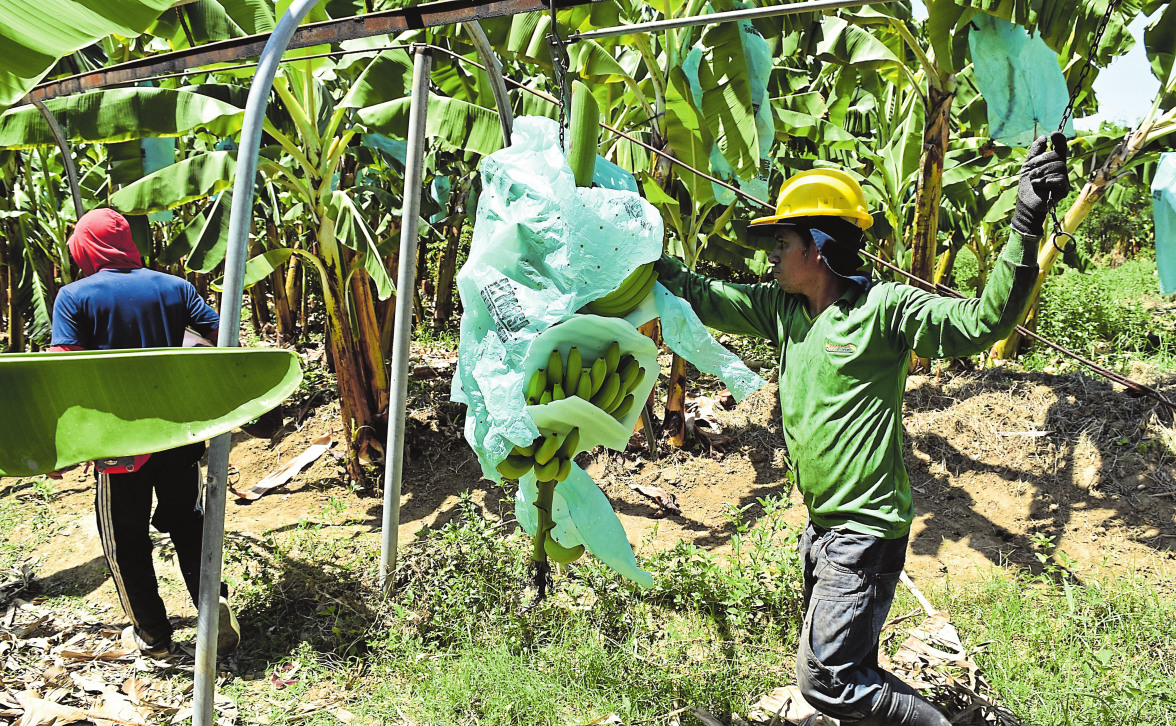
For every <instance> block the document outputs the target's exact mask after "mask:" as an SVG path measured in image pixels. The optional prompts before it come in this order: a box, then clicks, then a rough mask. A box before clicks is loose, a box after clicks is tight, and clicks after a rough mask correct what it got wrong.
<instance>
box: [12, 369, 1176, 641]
mask: <svg viewBox="0 0 1176 726" xmlns="http://www.w3.org/2000/svg"><path fill="white" fill-rule="evenodd" d="M416 363H417V366H416V369H415V370H416V373H417V376H421V377H418V378H416V379H414V381H413V383H412V386H411V387H410V398H411V404H410V411H409V423H408V441H407V448H406V456H405V466H404V475H403V500H402V502H403V503H402V509H401V520H400V529H399V533H400V540H401V542H406V541H409V540H411V539H412V538H413V536H414V534H415V533H416V532H418V531H419V530H420V529H421V528H422V527H431V526H436V525H438V524H439V523H442V522H444V521H446V520H447V519H448V518H449V517H450V516H452V515H453V513H454V511H455V507H456V504H457V502H458V499H459V496H460V495H461V494H462V493H463V492H466V491H467V490H469V491H471V492H472V493H473V496H474V499H475V501H477V502H479V503H480V504H482V505H483V506H484V507H485V508H486V510H487V511H489V512H492V513H505V514H506V515H507V516H510V513H511V511H512V510H511V508H510V506H509V500H510V498H511V496H512V493H511V492H508V491H506V490H504V489H503V488H501V487H498V486H496V485H494V484H492V483H491V482H489V481H487V480H485V479H482V478H481V475H480V468H479V466H478V463H477V460H476V458H475V457H474V455H473V453H472V451H471V450H470V447H469V446H468V445H467V444H466V442H465V441H464V440H463V439H462V437H461V431H462V417H463V415H464V407H463V406H461V405H459V404H455V403H453V402H451V401H449V399H448V390H449V377H450V376H451V371H452V369H451V364H452V361H451V359H448V360H447V359H446V354H445V353H443V352H441V353H438V352H437V351H419V354H418V356H417V360H416ZM663 366H668V358H666V359H665V360H663ZM434 371H436V372H437V373H439V375H436V376H433V375H432V374H433V372H434ZM762 373H763V374H764V376H765V378H767V379H769V380H773V379H774V375H773V374H774V371H771V370H764V371H762ZM1135 373H1136V376H1137V377H1139V378H1142V379H1144V380H1145V381H1147V382H1149V383H1151V384H1153V385H1155V386H1157V387H1159V388H1160V389H1161V390H1164V391H1167V392H1168V395H1169V397H1172V398H1176V392H1174V388H1176V378H1174V377H1172V376H1171V375H1168V377H1167V378H1166V379H1165V378H1163V377H1161V376H1159V375H1157V373H1156V372H1155V371H1147V370H1141V371H1136V372H1135ZM699 388H700V389H701V390H699V391H698V394H699V395H700V396H710V397H715V396H716V395H717V390H716V388H717V386H716V385H715V384H714V382H713V381H712V382H710V383H709V384H708V383H707V382H706V381H703V382H702V383H701V384H700V385H699ZM312 393H313V392H312ZM325 393H327V395H322V394H319V395H313V396H310V397H309V398H306V397H304V398H303V399H302V400H300V401H298V402H295V403H287V404H286V405H285V406H283V408H281V409H279V411H278V414H277V415H275V416H274V417H272V420H270V421H268V422H267V421H263V422H262V427H264V424H266V423H268V424H269V425H270V428H271V429H272V430H271V431H267V432H264V433H267V434H273V435H272V436H271V437H264V438H256V437H254V436H250V435H249V434H246V433H244V432H243V431H237V432H235V433H234V435H233V448H232V454H231V459H230V461H231V464H232V466H233V467H234V468H235V473H233V474H231V476H230V479H231V484H232V486H234V488H236V489H237V490H242V491H243V490H246V489H248V488H249V487H251V486H252V485H253V484H255V483H256V482H258V481H259V480H261V479H262V478H263V477H264V476H265V475H266V474H268V473H270V472H272V471H274V470H276V469H278V468H280V466H282V465H284V464H285V463H286V462H288V461H290V460H291V459H293V458H294V457H295V456H297V455H298V454H299V453H301V452H302V451H304V450H305V449H306V448H307V447H308V446H309V445H310V443H311V442H312V441H313V440H314V439H315V438H317V437H319V436H321V435H323V434H327V433H330V434H334V436H335V438H336V440H337V439H338V437H339V433H340V425H339V419H338V406H337V403H334V402H329V401H328V399H329V398H330V397H331V395H333V394H331V393H329V392H325ZM702 403H704V404H705V403H706V401H705V400H703V401H702ZM279 418H280V419H281V420H280V422H279V420H278V419H279ZM710 418H711V419H712V420H713V421H714V423H712V424H711V426H712V428H711V430H710V431H711V433H712V434H715V435H717V434H720V433H721V435H722V436H724V437H729V438H730V441H729V442H726V443H725V445H722V446H719V445H716V446H714V447H713V448H711V447H709V446H707V445H705V444H704V443H701V442H696V443H693V444H691V445H689V446H688V447H687V449H686V450H684V451H683V450H678V451H671V450H670V449H669V448H668V447H666V446H665V445H663V446H661V447H659V448H660V452H659V458H658V460H656V461H654V460H652V459H651V457H650V454H649V452H648V450H647V448H646V446H645V443H644V436H643V435H642V434H640V433H638V434H637V435H635V436H634V438H633V440H632V442H631V445H630V447H629V450H628V451H627V452H625V453H623V454H618V453H615V452H604V451H603V450H598V451H596V452H586V453H585V454H582V455H581V457H580V460H579V461H580V463H581V465H583V466H584V467H585V468H586V470H587V471H588V473H589V474H590V475H592V476H593V478H594V479H595V480H596V481H597V482H598V483H599V484H600V486H601V487H602V489H603V490H604V491H605V493H606V494H607V495H608V496H609V498H610V499H611V500H612V501H613V504H614V506H615V508H616V510H617V512H618V514H619V516H620V518H621V521H622V522H623V524H624V526H625V529H626V531H627V532H628V534H629V537H630V541H631V542H632V543H633V544H634V545H635V546H637V547H639V548H641V549H649V548H664V547H669V546H671V545H672V544H673V543H674V542H676V541H677V540H679V539H682V540H686V541H688V542H691V543H693V544H695V545H697V546H699V547H703V548H706V549H710V550H719V551H721V550H723V549H724V548H725V547H727V546H728V542H729V540H730V536H731V534H732V532H733V525H732V523H731V521H730V518H729V516H728V513H729V511H730V507H731V505H735V506H738V507H745V506H750V509H749V511H748V514H749V515H750V516H754V515H755V513H756V512H757V510H758V506H759V505H758V504H757V499H758V498H760V497H766V496H769V495H776V496H782V497H788V498H791V500H792V501H793V502H794V504H795V506H793V507H792V509H791V510H789V516H790V517H794V518H795V520H796V522H797V523H798V524H799V523H801V522H803V519H804V509H803V506H802V505H801V503H800V500H799V497H798V495H797V494H796V492H795V491H793V490H792V488H791V486H790V485H789V483H788V481H787V479H786V471H787V469H786V465H785V451H784V448H783V442H782V439H781V436H780V422H779V403H778V400H777V390H776V386H775V385H774V384H770V385H769V386H767V387H766V388H764V389H762V390H760V391H759V392H757V393H755V394H753V395H752V396H750V397H748V398H747V399H746V400H744V401H742V402H740V403H739V404H737V405H734V406H733V408H731V409H729V410H726V409H723V408H721V407H716V408H715V413H714V415H713V416H711V417H710ZM279 424H280V425H279ZM720 428H721V431H720V430H719V429H720ZM905 429H906V437H905V438H906V451H907V453H906V460H907V465H908V468H909V471H910V478H911V483H912V486H913V487H914V489H915V502H916V519H915V523H914V527H913V529H912V536H911V544H910V557H909V561H908V567H907V569H908V572H910V574H911V576H912V578H913V579H914V580H915V581H916V582H918V583H927V582H933V581H935V580H937V579H939V578H943V577H947V576H949V574H950V576H951V577H952V578H954V579H957V580H958V579H959V578H973V577H978V576H981V575H982V574H983V573H984V572H985V571H986V570H987V569H988V568H989V567H991V566H992V565H1000V564H1008V565H1011V566H1019V567H1026V568H1037V567H1039V566H1040V564H1039V562H1038V560H1037V558H1036V557H1035V556H1034V553H1036V552H1040V551H1041V548H1040V540H1041V537H1042V536H1047V537H1053V538H1056V539H1055V541H1056V543H1057V551H1058V552H1060V553H1064V555H1065V557H1057V558H1056V561H1057V562H1059V563H1061V564H1069V565H1070V570H1071V572H1072V573H1073V574H1074V575H1075V576H1076V577H1079V578H1082V577H1084V576H1086V575H1088V574H1095V573H1100V574H1101V575H1103V576H1107V575H1109V576H1116V575H1120V574H1127V573H1138V574H1140V575H1142V576H1144V577H1146V578H1148V579H1149V580H1151V581H1153V582H1154V583H1155V585H1156V586H1157V587H1159V588H1161V589H1162V590H1164V591H1173V590H1176V588H1174V587H1173V582H1176V578H1174V575H1176V509H1174V508H1176V477H1174V475H1173V468H1172V464H1173V452H1174V451H1176V438H1174V437H1176V429H1174V428H1173V425H1172V414H1171V413H1170V412H1168V411H1166V410H1164V409H1163V408H1162V407H1161V406H1159V405H1157V404H1156V403H1155V402H1153V401H1151V400H1150V399H1146V398H1131V397H1128V396H1127V395H1125V394H1124V393H1123V392H1122V390H1121V389H1118V387H1116V386H1113V385H1111V384H1110V383H1108V382H1106V381H1104V380H1102V379H1093V378H1089V377H1086V376H1083V375H1079V374H1076V373H1068V374H1049V373H1040V372H1038V373H1030V372H1021V371H1013V370H1008V369H1002V368H997V369H992V370H986V371H971V372H950V373H940V374H939V375H937V376H912V377H911V379H910V381H909V383H908V386H907V397H906V403H905ZM254 433H258V431H256V430H254ZM712 438H714V437H713V436H712ZM341 448H342V447H341V444H336V445H335V447H334V449H332V452H330V453H328V454H327V455H325V456H323V457H321V458H320V459H318V460H317V461H316V462H314V463H313V464H312V465H311V466H309V467H308V468H306V469H305V470H303V471H302V472H301V473H300V474H298V475H297V476H295V477H294V478H293V479H292V480H291V481H290V482H289V483H287V484H285V485H283V486H280V487H277V488H275V489H273V490H271V491H269V492H268V493H266V494H265V495H264V496H262V497H260V498H259V499H257V500H256V501H253V502H246V501H244V500H240V499H236V498H234V497H230V500H229V503H228V506H227V512H226V521H225V528H226V531H227V532H229V533H230V536H233V537H241V538H246V539H257V538H261V537H263V536H266V535H273V534H280V533H281V532H283V531H286V530H289V529H292V528H294V527H297V526H299V524H300V523H305V522H307V521H324V512H325V511H326V510H328V509H331V508H334V509H335V510H336V511H341V510H342V509H343V508H344V507H345V508H346V510H347V512H348V514H349V515H351V516H350V521H349V524H347V525H345V526H341V527H339V528H337V529H336V530H335V536H339V537H348V538H351V537H370V538H374V539H373V541H375V542H378V541H379V537H380V521H381V512H382V499H381V495H380V494H379V493H374V492H356V491H352V490H350V489H348V488H347V487H345V486H342V485H340V484H339V481H341V474H342V467H341V465H340V463H339V461H338V459H337V458H336V456H334V455H333V452H335V451H338V450H339V449H341ZM14 483H15V480H2V481H0V491H3V490H7V491H12V488H13V486H14ZM25 486H27V485H25ZM649 487H655V488H657V489H660V490H662V491H663V492H664V493H666V494H668V495H672V497H673V499H674V500H675V501H676V504H677V507H678V508H679V509H680V510H681V511H680V513H674V512H672V511H667V510H665V509H663V508H662V507H660V506H659V505H658V504H657V503H656V500H655V499H653V498H650V497H648V496H646V495H644V494H642V493H640V491H639V489H640V488H645V491H646V492H647V493H648V492H651V491H653V490H651V489H649ZM55 488H56V491H57V499H56V501H55V502H54V503H53V508H54V511H55V520H56V521H55V525H54V527H55V531H54V532H53V533H51V535H50V536H49V537H48V538H47V539H46V540H45V541H44V543H43V544H41V545H40V546H38V547H37V548H36V550H35V551H34V553H33V562H32V568H33V572H34V576H35V578H36V579H35V582H34V587H33V588H32V591H33V593H34V594H36V595H41V596H46V597H52V596H54V595H63V594H69V595H74V596H81V597H83V598H84V600H85V602H86V603H87V604H88V605H90V606H91V608H92V609H93V610H94V611H95V612H97V613H99V614H100V615H102V616H103V619H104V620H107V621H108V622H109V624H111V625H119V624H121V623H123V622H124V620H125V618H124V616H123V615H122V613H121V610H120V609H119V606H118V601H117V596H116V594H115V592H114V588H113V585H112V583H111V581H110V579H109V576H108V573H107V571H106V566H105V562H104V561H103V558H102V552H101V547H100V544H99V540H98V537H97V531H96V528H95V524H94V515H93V511H92V509H93V499H92V497H93V485H92V479H91V478H90V476H89V475H87V474H85V473H84V472H83V470H82V468H81V467H79V468H76V469H74V470H72V471H70V472H68V473H67V474H66V476H65V478H64V480H62V481H60V482H56V483H55ZM655 493H656V492H655ZM504 502H506V503H507V504H506V506H504V505H503V503H504ZM27 526H29V527H31V526H33V525H32V523H30V524H29V525H27ZM324 531H328V532H330V531H331V529H327V530H324ZM31 534H32V532H22V531H20V530H18V531H16V532H14V533H13V535H12V536H14V537H22V536H31ZM1035 537H1036V538H1037V539H1036V541H1035ZM157 551H158V554H159V557H160V559H161V560H166V559H167V556H168V554H169V552H168V547H167V545H166V543H164V544H163V546H161V547H160V548H158V550H157ZM373 566H374V565H373ZM228 567H229V570H228V571H227V572H226V575H227V576H228V579H229V580H230V581H231V579H232V577H233V572H232V570H231V568H232V563H230V564H229V565H228ZM158 570H159V572H160V575H161V581H162V585H161V589H162V591H163V593H164V596H165V600H167V602H168V606H169V611H170V612H172V613H175V614H176V615H177V616H180V617H181V618H191V616H192V615H193V614H194V613H193V612H192V608H191V605H190V604H189V603H187V596H186V593H185V591H184V590H183V587H182V585H181V584H180V582H179V574H178V571H177V570H176V568H175V566H174V564H173V563H170V562H161V563H160V564H159V565H158ZM188 622H191V620H188Z"/></svg>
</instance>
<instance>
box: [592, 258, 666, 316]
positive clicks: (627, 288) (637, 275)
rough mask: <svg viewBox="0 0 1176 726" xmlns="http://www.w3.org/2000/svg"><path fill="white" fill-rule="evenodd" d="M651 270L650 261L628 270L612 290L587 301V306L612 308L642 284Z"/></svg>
mask: <svg viewBox="0 0 1176 726" xmlns="http://www.w3.org/2000/svg"><path fill="white" fill-rule="evenodd" d="M652 271H653V263H652V262H647V263H646V264H644V265H639V266H638V267H637V269H635V270H633V271H632V272H630V273H629V275H628V276H627V277H626V278H625V279H624V280H621V284H620V285H617V286H616V288H614V289H613V290H612V292H609V293H607V294H604V295H601V296H600V297H598V298H596V299H595V300H593V301H592V302H591V303H589V304H588V306H589V308H590V309H592V310H595V309H596V308H600V309H601V310H605V309H612V308H614V307H615V306H616V303H617V302H618V301H620V300H622V299H626V298H629V297H631V296H632V294H633V291H634V290H636V289H637V288H639V287H641V286H642V285H644V284H645V279H646V278H647V277H649V275H650V274H651V273H652Z"/></svg>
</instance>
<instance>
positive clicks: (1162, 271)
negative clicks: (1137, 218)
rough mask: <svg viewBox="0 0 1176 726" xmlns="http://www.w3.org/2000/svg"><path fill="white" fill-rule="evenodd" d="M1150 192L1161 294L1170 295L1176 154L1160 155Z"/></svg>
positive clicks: (1175, 253) (1174, 274)
mask: <svg viewBox="0 0 1176 726" xmlns="http://www.w3.org/2000/svg"><path fill="white" fill-rule="evenodd" d="M1151 190H1152V217H1153V218H1154V220H1155V224H1156V271H1157V272H1158V273H1159V277H1160V294H1162V295H1171V294H1172V293H1176V152H1171V151H1169V152H1167V153H1164V154H1160V163H1159V164H1158V165H1157V166H1156V175H1155V178H1154V179H1152V186H1151Z"/></svg>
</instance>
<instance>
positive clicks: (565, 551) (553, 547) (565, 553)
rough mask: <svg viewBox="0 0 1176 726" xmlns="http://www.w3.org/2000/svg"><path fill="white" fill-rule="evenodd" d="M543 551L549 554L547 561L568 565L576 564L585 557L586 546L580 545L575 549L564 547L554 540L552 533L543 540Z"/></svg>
mask: <svg viewBox="0 0 1176 726" xmlns="http://www.w3.org/2000/svg"><path fill="white" fill-rule="evenodd" d="M543 551H544V552H546V553H547V559H549V560H551V561H552V562H558V563H559V564H561V565H566V564H568V563H570V562H575V561H576V560H578V559H580V558H581V557H582V556H583V555H584V545H582V544H578V545H576V546H575V547H564V546H563V545H561V544H560V543H559V542H556V541H555V540H554V539H552V537H551V533H550V532H549V533H548V534H547V536H546V538H545V539H544V540H543Z"/></svg>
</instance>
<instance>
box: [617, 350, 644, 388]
mask: <svg viewBox="0 0 1176 726" xmlns="http://www.w3.org/2000/svg"><path fill="white" fill-rule="evenodd" d="M640 372H641V364H640V363H638V362H637V359H636V358H634V357H633V356H631V355H626V356H625V360H624V361H623V362H622V363H621V390H622V391H624V392H625V393H628V392H629V391H632V390H633V381H635V380H637V374H638V373H640Z"/></svg>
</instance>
